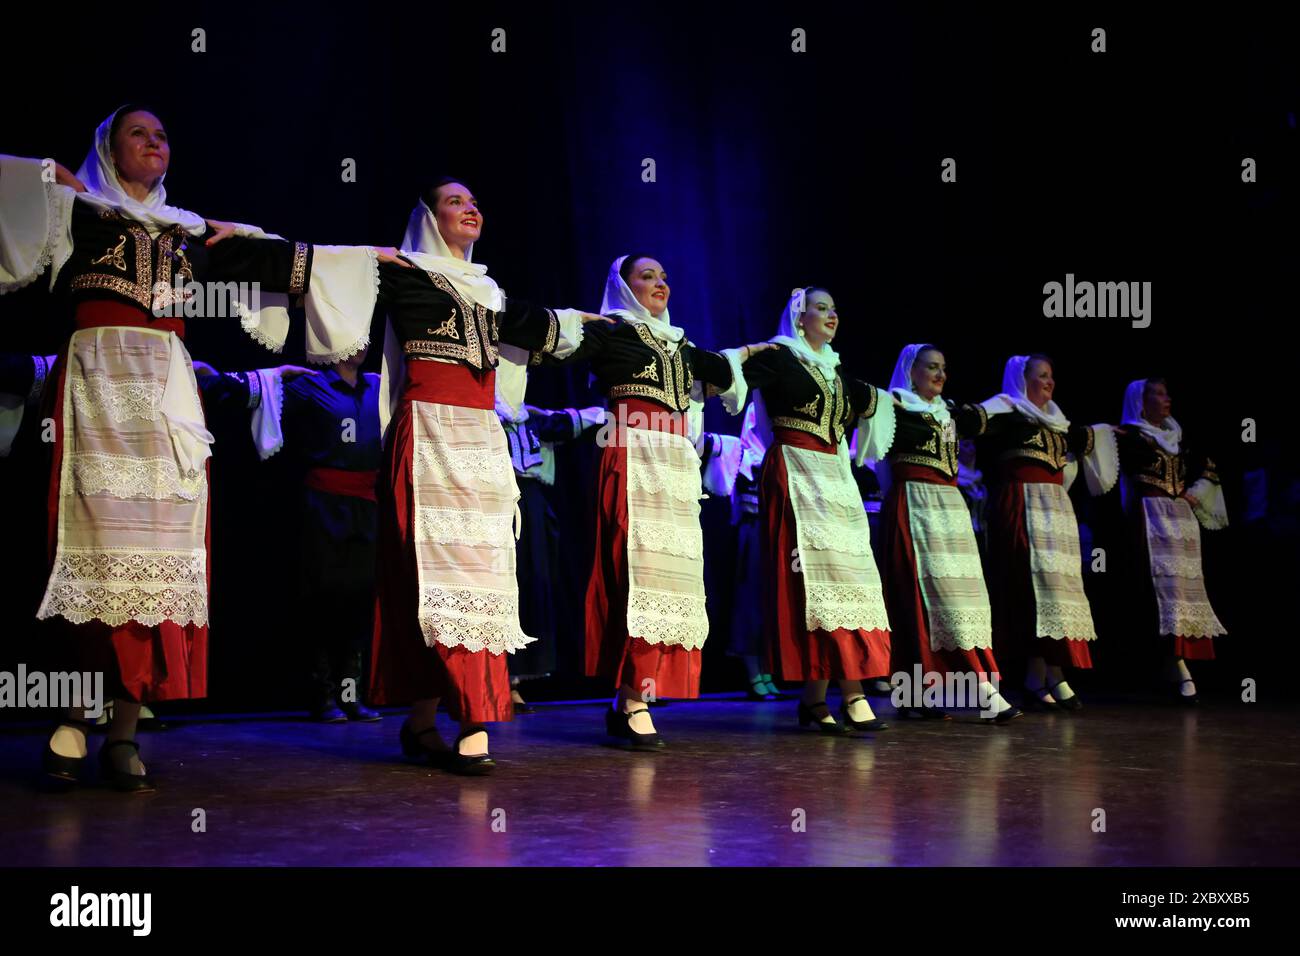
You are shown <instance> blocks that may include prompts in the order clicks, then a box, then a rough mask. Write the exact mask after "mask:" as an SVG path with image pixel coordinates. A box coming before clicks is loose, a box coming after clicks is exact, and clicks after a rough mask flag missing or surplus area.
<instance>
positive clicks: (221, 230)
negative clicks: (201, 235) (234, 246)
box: [203, 219, 237, 246]
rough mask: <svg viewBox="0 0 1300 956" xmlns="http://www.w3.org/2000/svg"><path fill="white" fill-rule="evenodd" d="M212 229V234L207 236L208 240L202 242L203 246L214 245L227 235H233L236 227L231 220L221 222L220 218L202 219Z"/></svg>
mask: <svg viewBox="0 0 1300 956" xmlns="http://www.w3.org/2000/svg"><path fill="white" fill-rule="evenodd" d="M203 221H204V222H206V223H207V224H208V225H209V226H210V227H211V228H212V229H213V230H214V232H213V234H212V235H211V236H209V237H208V241H207V242H205V243H203V244H204V245H205V246H215V245H216V244H217V243H218V242H220V241H221V240H222V239H225V238H226V237H227V236H233V235H234V234H235V229H236V228H237V227H236V226H235V224H234V223H233V222H222V221H221V220H220V219H204V220H203Z"/></svg>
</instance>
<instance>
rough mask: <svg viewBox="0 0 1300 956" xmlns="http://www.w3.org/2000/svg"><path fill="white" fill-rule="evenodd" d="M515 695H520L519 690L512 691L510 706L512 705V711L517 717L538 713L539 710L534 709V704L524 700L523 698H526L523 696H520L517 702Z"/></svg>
mask: <svg viewBox="0 0 1300 956" xmlns="http://www.w3.org/2000/svg"><path fill="white" fill-rule="evenodd" d="M515 694H519V691H517V690H512V691H511V692H510V705H511V709H512V710H513V711H514V713H515V716H518V715H520V714H535V713H537V708H536V707H534V706H533V705H532V704H530V703H528V701H526V700H524V699H523V696H524V695H523V694H519V697H520V699H519V700H515V697H514V695H515Z"/></svg>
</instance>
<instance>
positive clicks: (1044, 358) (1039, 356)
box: [1025, 352, 1056, 375]
mask: <svg viewBox="0 0 1300 956" xmlns="http://www.w3.org/2000/svg"><path fill="white" fill-rule="evenodd" d="M1030 362H1046V363H1047V364H1048V365H1050V366H1051V367H1052V368H1056V363H1055V362H1053V361H1052V357H1051V356H1050V355H1044V354H1043V353H1042V352H1033V353H1031V354H1030V355H1028V356H1026V357H1025V374H1026V375H1028V374H1029V363H1030Z"/></svg>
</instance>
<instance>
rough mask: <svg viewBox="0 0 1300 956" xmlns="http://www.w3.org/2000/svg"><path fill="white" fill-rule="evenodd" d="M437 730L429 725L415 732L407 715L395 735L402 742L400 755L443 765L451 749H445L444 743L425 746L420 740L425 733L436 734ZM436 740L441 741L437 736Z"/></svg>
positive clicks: (438, 765) (435, 764)
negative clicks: (436, 745)
mask: <svg viewBox="0 0 1300 956" xmlns="http://www.w3.org/2000/svg"><path fill="white" fill-rule="evenodd" d="M437 732H438V728H437V727H435V726H432V725H431V726H428V727H426V728H424V730H421V731H420V732H419V733H418V734H417V733H416V732H415V731H413V730H412V729H411V719H410V718H409V717H408V718H407V719H406V720H404V721H402V729H401V732H400V733H399V734H398V735H397V739H398V740H399V741H401V744H402V756H403V757H406V758H407V759H408V760H425V761H427V762H429V763H430V764H432V765H433V766H435V767H443V766H445V765H446V764H447V762H448V759H449V758H450V756H451V751H450V750H449V749H447V747H446V745H445V744H444V745H443V746H442V747H426V746H425V745H424V744H423V743H422V742H421V741H420V738H421V737H423V736H424V735H425V734H429V733H432V734H436V733H437ZM438 742H439V743H441V742H442V739H441V738H438Z"/></svg>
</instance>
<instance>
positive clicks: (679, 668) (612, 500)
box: [586, 399, 702, 700]
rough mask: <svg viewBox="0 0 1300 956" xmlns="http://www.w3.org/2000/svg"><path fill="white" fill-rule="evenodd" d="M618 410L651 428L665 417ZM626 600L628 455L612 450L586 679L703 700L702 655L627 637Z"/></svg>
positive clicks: (599, 471) (599, 491) (642, 406)
mask: <svg viewBox="0 0 1300 956" xmlns="http://www.w3.org/2000/svg"><path fill="white" fill-rule="evenodd" d="M617 404H624V405H626V406H627V413H626V414H628V416H629V417H630V416H631V414H632V413H633V412H636V411H641V412H644V413H645V414H646V415H647V418H648V420H649V421H651V422H654V421H657V420H658V417H657V416H659V415H662V413H663V412H664V409H663V408H661V407H660V406H658V405H656V404H654V403H652V402H641V401H637V400H636V399H629V400H626V401H624V402H622V403H616V405H617ZM651 413H654V414H651ZM610 414H611V415H616V414H617V408H615V407H611V410H610ZM627 596H628V572H627V449H626V448H625V447H623V446H622V445H620V444H607V445H606V446H605V447H604V448H602V449H601V452H600V461H599V463H598V464H597V467H596V553H595V557H594V559H593V560H592V566H591V576H590V578H589V580H588V582H587V598H586V622H587V628H586V672H587V676H588V677H600V678H603V679H604V680H606V681H609V682H610V683H611V685H612V686H614V687H620V686H626V687H631V688H632V689H633V690H635V691H636V692H637V693H642V692H643V691H644V689H645V688H647V687H653V688H655V693H656V694H657V695H658V696H660V697H675V698H678V699H682V700H689V699H692V698H695V697H699V696H700V665H701V661H702V655H701V652H700V651H699V650H688V649H687V648H684V647H682V646H681V645H678V644H667V645H665V644H650V643H648V642H646V641H645V640H643V639H641V638H640V637H639V636H637V635H635V634H628V633H627ZM646 681H653V683H652V684H647V683H646Z"/></svg>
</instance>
